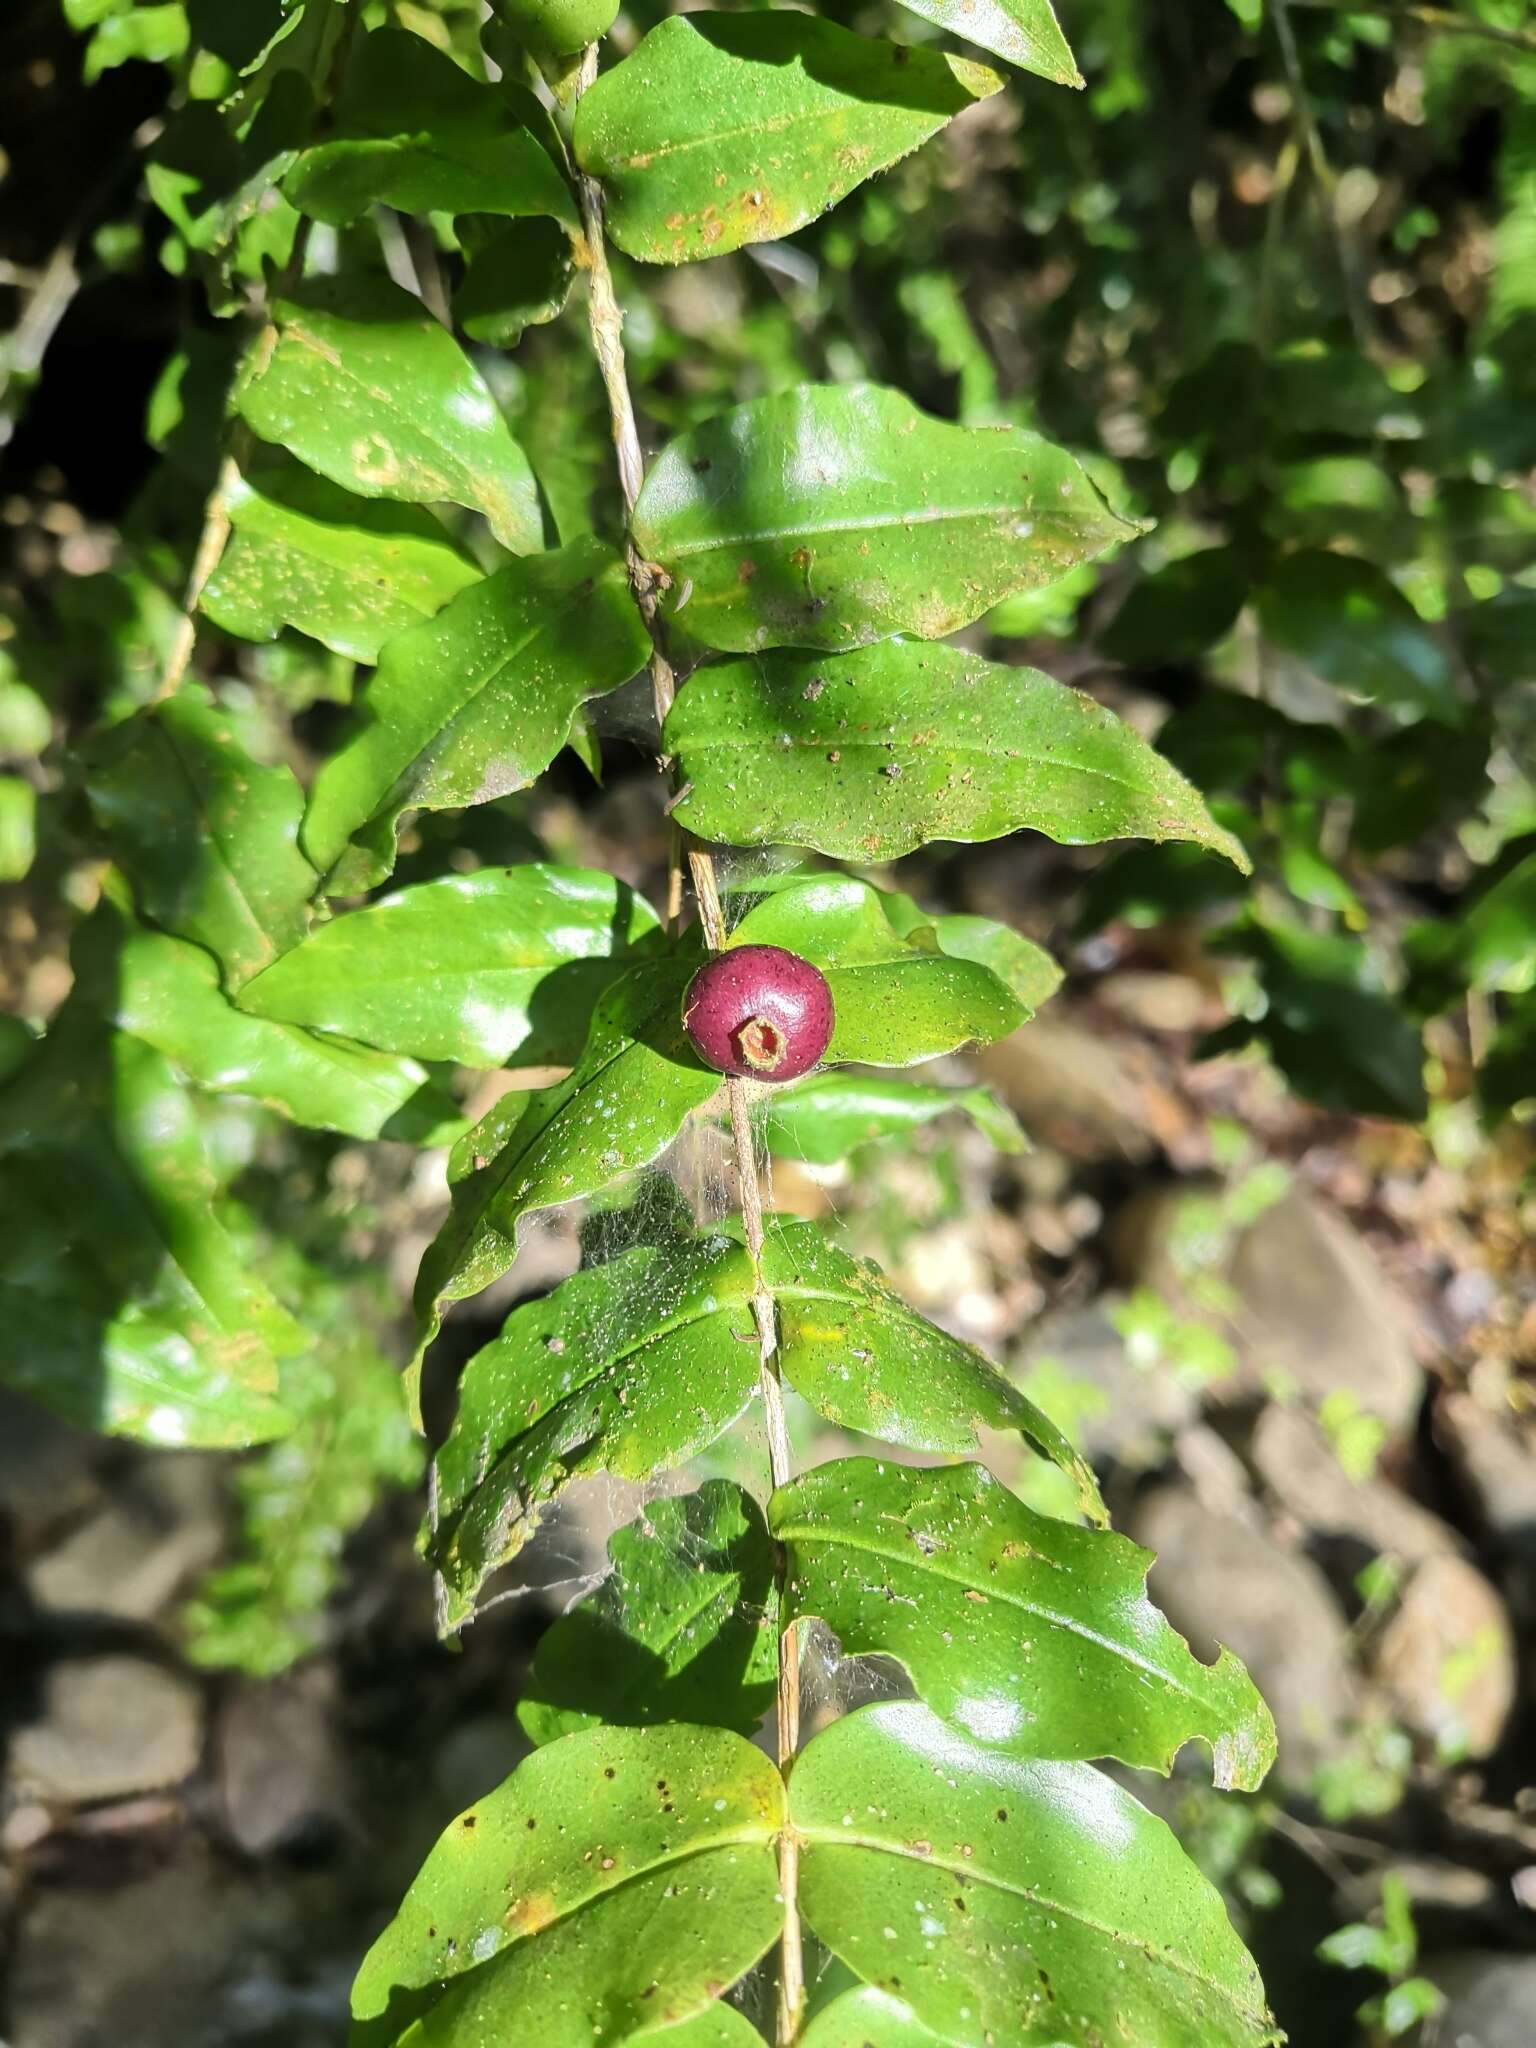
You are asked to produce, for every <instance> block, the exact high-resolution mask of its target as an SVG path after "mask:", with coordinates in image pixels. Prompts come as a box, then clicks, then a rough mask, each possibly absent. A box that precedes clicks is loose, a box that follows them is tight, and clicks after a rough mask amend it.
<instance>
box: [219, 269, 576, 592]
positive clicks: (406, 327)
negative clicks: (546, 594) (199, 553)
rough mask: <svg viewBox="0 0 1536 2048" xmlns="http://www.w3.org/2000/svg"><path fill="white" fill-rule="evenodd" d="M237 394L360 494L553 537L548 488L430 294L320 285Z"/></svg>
mask: <svg viewBox="0 0 1536 2048" xmlns="http://www.w3.org/2000/svg"><path fill="white" fill-rule="evenodd" d="M274 318H275V320H276V323H277V326H276V338H275V340H274V339H268V340H267V341H265V342H263V343H259V344H258V345H257V347H256V348H255V350H253V352H252V354H251V356H250V358H249V359H248V361H247V364H246V367H245V370H244V372H243V374H242V376H241V379H240V381H239V384H238V385H237V387H236V392H235V404H236V408H237V410H238V411H239V413H240V416H241V417H242V418H243V419H244V420H245V422H246V424H247V425H248V426H249V427H250V428H251V429H252V430H253V431H254V432H255V433H257V434H258V435H260V437H261V439H262V440H263V441H276V442H278V443H279V444H280V445H281V446H283V447H284V448H287V449H288V450H289V451H290V453H292V454H294V455H296V456H297V457H298V458H299V460H300V462H302V463H304V464H305V465H306V466H307V467H308V468H310V469H314V470H318V471H319V472H320V474H321V475H322V476H328V477H329V478H330V479H331V481H332V482H333V483H338V484H340V485H341V486H342V488H343V489H344V490H348V491H352V492H355V493H356V495H357V496H358V497H360V498H398V499H403V500H404V501H405V502H406V503H408V504H417V505H430V504H436V503H440V502H443V501H446V502H447V503H449V504H452V505H465V506H467V507H468V508H469V509H470V510H471V511H473V512H481V513H483V514H484V515H485V518H486V520H487V522H488V523H489V525H490V529H491V531H492V533H494V534H495V536H496V538H497V539H498V540H499V541H500V542H501V543H502V545H503V546H504V547H508V548H510V549H511V550H512V552H513V553H514V554H531V553H532V552H534V551H535V550H536V549H538V548H539V547H541V546H542V545H543V540H544V522H543V516H542V514H541V513H540V510H539V499H538V487H537V485H536V484H535V483H534V480H533V472H532V470H531V469H530V468H529V467H528V461H527V458H526V457H525V456H524V454H523V452H522V450H521V449H520V448H519V447H518V445H517V443H516V442H515V441H514V440H513V438H512V436H511V433H510V432H509V431H508V428H507V424H506V421H505V420H504V419H503V418H502V416H501V414H500V412H499V411H498V410H497V406H496V401H495V399H494V398H493V397H492V396H491V393H490V388H489V386H488V385H487V384H486V382H485V379H484V378H483V377H482V376H481V375H480V372H479V371H478V370H477V369H476V368H475V367H474V365H473V363H471V362H470V360H469V358H468V357H467V356H466V355H465V354H464V351H463V350H462V349H461V348H460V347H459V345H458V343H457V342H456V341H455V340H454V338H453V336H452V335H451V334H449V333H448V332H447V331H446V329H444V328H442V327H440V326H439V325H438V323H437V322H436V321H435V320H434V319H432V318H431V316H430V315H429V314H428V313H427V312H426V311H425V310H424V309H423V307H422V304H421V301H420V300H419V299H414V298H412V297H411V295H410V293H409V292H406V291H402V290H401V289H400V287H399V286H398V285H394V284H389V283H387V282H386V281H385V280H384V279H382V278H366V277H347V278H332V279H328V280H321V281H319V282H313V283H310V284H307V285H305V286H304V287H303V289H302V291H296V292H295V293H294V294H293V296H292V297H291V298H290V299H287V300H285V301H283V302H282V303H281V304H279V305H278V306H277V307H276V308H275V309H274Z"/></svg>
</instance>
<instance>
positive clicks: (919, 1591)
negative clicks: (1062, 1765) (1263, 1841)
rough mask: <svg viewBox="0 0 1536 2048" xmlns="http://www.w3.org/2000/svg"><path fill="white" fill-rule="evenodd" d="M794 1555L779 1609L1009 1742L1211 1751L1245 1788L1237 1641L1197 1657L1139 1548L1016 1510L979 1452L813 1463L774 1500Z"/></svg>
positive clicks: (1257, 1744)
mask: <svg viewBox="0 0 1536 2048" xmlns="http://www.w3.org/2000/svg"><path fill="white" fill-rule="evenodd" d="M769 1520H770V1525H771V1527H772V1529H773V1533H774V1535H775V1537H776V1538H777V1540H778V1541H779V1542H780V1543H782V1544H784V1545H785V1546H786V1547H787V1549H788V1554H789V1582H788V1589H787V1598H788V1603H789V1605H788V1610H787V1618H789V1619H795V1618H797V1617H799V1616H803V1615H819V1616H820V1618H821V1619H822V1620H823V1621H824V1622H825V1623H826V1624H827V1626H828V1627H829V1628H830V1629H831V1630H832V1632H833V1634H834V1635H836V1636H837V1638H838V1640H839V1641H840V1642H841V1644H842V1646H843V1649H844V1651H845V1652H847V1653H849V1654H851V1655H858V1656H862V1655H866V1654H868V1653H871V1652H880V1653H881V1654H883V1655H885V1656H889V1657H895V1658H897V1659H899V1661H900V1662H901V1663H902V1664H904V1665H905V1666H906V1668H907V1671H908V1672H909V1674H910V1675H911V1678H912V1682H913V1684H914V1685H915V1686H916V1688H917V1692H918V1696H919V1697H920V1698H921V1699H923V1700H924V1701H926V1702H927V1704H928V1705H929V1706H930V1707H932V1708H933V1709H934V1711H935V1712H936V1713H938V1714H941V1715H942V1716H943V1717H944V1719H945V1720H947V1721H952V1722H954V1723H956V1724H957V1725H958V1726H959V1727H961V1728H963V1729H965V1730H966V1731H967V1733H968V1734H970V1735H972V1736H974V1737H975V1739H976V1740H977V1741H978V1742H980V1743H983V1744H985V1745H986V1746H987V1747H988V1748H998V1749H1004V1750H1007V1751H1008V1753H1009V1754H1010V1755H1012V1756H1021V1757H1051V1758H1056V1759H1058V1760H1062V1761H1070V1760H1081V1761H1085V1762H1086V1761H1092V1760H1093V1759H1094V1758H1095V1757H1116V1758H1118V1759H1119V1761H1120V1762H1121V1763H1126V1764H1133V1765H1136V1766H1139V1767H1140V1768H1142V1769H1145V1770H1154V1771H1163V1772H1167V1771H1169V1770H1171V1769H1172V1767H1173V1761H1174V1758H1175V1757H1176V1756H1177V1754H1178V1752H1179V1750H1180V1749H1181V1748H1182V1747H1183V1745H1184V1744H1185V1743H1186V1742H1191V1741H1202V1742H1205V1743H1208V1744H1209V1745H1210V1748H1211V1753H1212V1757H1213V1760H1214V1765H1215V1778H1216V1783H1217V1785H1218V1786H1219V1787H1220V1788H1222V1789H1223V1790H1233V1789H1236V1790H1238V1791H1243V1792H1252V1791H1255V1790H1256V1789H1257V1788H1258V1786H1259V1785H1260V1784H1261V1783H1262V1782H1263V1779H1264V1776H1265V1774H1266V1772H1267V1771H1268V1770H1269V1767H1270V1765H1271V1764H1272V1763H1273V1762H1274V1759H1275V1728H1274V1722H1273V1721H1272V1720H1271V1718H1270V1715H1269V1710H1268V1708H1267V1707H1266V1706H1265V1705H1264V1702H1263V1701H1262V1700H1261V1699H1260V1698H1259V1695H1258V1693H1257V1692H1256V1691H1255V1690H1254V1687H1253V1684H1252V1681H1251V1680H1250V1679H1249V1677H1248V1675H1247V1673H1246V1672H1245V1671H1244V1670H1243V1667H1242V1666H1241V1664H1239V1663H1238V1661H1237V1659H1236V1658H1235V1657H1234V1656H1233V1655H1232V1654H1231V1652H1230V1651H1223V1652H1222V1655H1221V1659H1220V1661H1219V1662H1218V1663H1216V1664H1214V1665H1206V1664H1202V1663H1201V1662H1200V1660H1199V1659H1198V1658H1197V1657H1196V1656H1194V1654H1193V1653H1192V1652H1191V1650H1190V1648H1189V1645H1188V1644H1187V1643H1186V1642H1185V1641H1184V1639H1183V1637H1182V1636H1179V1635H1177V1634H1176V1633H1175V1632H1174V1630H1173V1629H1172V1628H1170V1627H1169V1625H1168V1623H1167V1622H1166V1621H1165V1620H1164V1619H1163V1617H1162V1615H1161V1614H1160V1613H1159V1612H1158V1610H1157V1609H1156V1608H1155V1607H1154V1606H1153V1605H1152V1603H1151V1601H1150V1600H1149V1599H1148V1598H1147V1590H1146V1580H1147V1572H1148V1569H1149V1567H1150V1566H1151V1563H1152V1556H1151V1553H1150V1552H1149V1551H1145V1550H1141V1549H1139V1548H1138V1547H1137V1545H1135V1544H1134V1543H1131V1542H1128V1541H1127V1540H1126V1538H1125V1537H1123V1536H1116V1535H1113V1534H1111V1533H1110V1531H1108V1530H1106V1529H1082V1528H1078V1527H1077V1526H1076V1525H1075V1524H1073V1523H1070V1522H1060V1521H1052V1520H1050V1519H1048V1518H1047V1517H1046V1516H1044V1515H1038V1514H1036V1513H1035V1512H1034V1511H1033V1509H1031V1508H1027V1507H1025V1506H1024V1504H1023V1503H1022V1502H1021V1501H1018V1500H1016V1499H1015V1498H1014V1496H1013V1495H1012V1494H1011V1493H1010V1492H1009V1491H1008V1489H1007V1487H1005V1486H1003V1485H1001V1484H999V1482H998V1481H997V1480H996V1479H994V1478H993V1477H992V1475H991V1473H990V1472H988V1471H987V1470H986V1468H985V1467H984V1466H981V1465H973V1464H967V1465H949V1466H940V1467H939V1468H937V1469H936V1470H931V1471H918V1470H915V1469H914V1468H912V1467H910V1466H906V1465H886V1464H879V1463H876V1462H875V1461H874V1460H873V1459H869V1458H849V1459H845V1460H841V1461H839V1462H838V1463H835V1464H831V1465H820V1466H818V1467H817V1468H816V1469H815V1470H814V1471H811V1472H806V1473H804V1474H803V1475H802V1476H801V1477H800V1478H799V1479H797V1480H796V1481H795V1482H794V1483H793V1484H792V1485H790V1486H787V1487H783V1488H781V1489H780V1490H779V1491H778V1492H777V1493H776V1494H775V1495H774V1497H773V1499H772V1501H771V1502H770V1503H769Z"/></svg>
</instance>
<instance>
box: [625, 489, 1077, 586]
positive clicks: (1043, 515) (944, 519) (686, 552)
mask: <svg viewBox="0 0 1536 2048" xmlns="http://www.w3.org/2000/svg"><path fill="white" fill-rule="evenodd" d="M1031 510H1032V507H1031V504H1030V502H1029V501H1028V500H1026V501H1025V502H1024V503H1022V504H1015V505H968V506H965V507H963V508H961V509H958V510H954V509H951V508H950V507H949V506H947V505H922V506H916V507H914V508H913V510H911V511H910V512H890V513H880V514H878V515H867V514H866V515H859V516H854V517H850V518H847V519H829V520H825V521H823V522H822V523H821V524H820V525H818V526H786V527H763V528H761V529H759V530H757V531H755V532H751V533H741V534H730V535H723V536H720V537H719V538H714V537H711V538H708V539H704V540H696V541H686V540H685V541H678V542H676V543H675V544H674V545H672V546H668V545H667V544H666V543H665V541H662V542H661V543H659V544H658V545H657V546H656V549H655V552H656V553H657V554H659V555H663V556H665V557H666V559H667V560H668V561H685V560H687V559H688V558H689V557H690V556H693V555H704V554H710V553H712V552H714V551H716V550H718V549H723V548H745V547H760V546H761V545H762V544H763V542H764V541H792V540H815V539H817V538H819V537H820V536H821V535H823V534H840V533H880V532H885V531H888V530H889V529H891V528H894V527H901V528H906V527H909V526H939V525H955V526H959V525H964V524H966V523H967V522H976V521H981V522H984V523H990V522H992V521H994V520H998V519H1017V518H1019V517H1021V516H1022V515H1023V514H1024V513H1026V512H1029V511H1031ZM1035 516H1036V517H1038V518H1039V519H1040V520H1041V521H1042V522H1045V523H1050V522H1051V521H1052V520H1053V519H1054V520H1055V521H1056V523H1061V515H1056V514H1054V513H1047V512H1040V513H1038V514H1036V515H1035ZM641 524H642V526H643V525H644V521H643V520H642V521H641ZM655 525H656V527H657V528H658V529H659V528H660V527H661V525H662V521H661V520H657V521H656V522H655ZM1034 538H1035V535H1034V534H1033V533H1032V534H1030V536H1029V538H1028V540H1021V541H1018V542H1017V545H1018V546H1019V548H1020V549H1021V550H1022V551H1024V552H1026V553H1027V552H1028V551H1029V542H1030V541H1033V540H1034ZM1113 538H1114V536H1113V534H1106V536H1105V539H1104V545H1105V547H1108V545H1109V543H1110V541H1111V540H1112V539H1113ZM810 566H811V568H812V569H814V567H815V564H814V563H812V564H811V565H810ZM739 590H740V586H739V585H736V586H734V590H732V591H726V592H724V593H722V595H723V596H730V595H733V594H736V593H739Z"/></svg>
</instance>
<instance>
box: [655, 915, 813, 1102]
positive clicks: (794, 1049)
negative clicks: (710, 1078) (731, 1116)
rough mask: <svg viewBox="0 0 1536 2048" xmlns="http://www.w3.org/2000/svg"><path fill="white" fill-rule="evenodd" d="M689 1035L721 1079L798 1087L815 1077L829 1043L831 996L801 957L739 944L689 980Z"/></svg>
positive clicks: (686, 1010)
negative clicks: (801, 1081) (814, 1069)
mask: <svg viewBox="0 0 1536 2048" xmlns="http://www.w3.org/2000/svg"><path fill="white" fill-rule="evenodd" d="M683 1029H684V1030H685V1031H686V1032H687V1033H688V1036H689V1038H690V1039H691V1040H692V1041H693V1049H694V1051H695V1052H696V1053H697V1054H698V1055H699V1058H700V1059H701V1060H703V1061H704V1062H705V1063H706V1064H707V1065H709V1066H711V1067H713V1068H714V1069H715V1071H716V1072H717V1073H720V1074H735V1075H739V1076H741V1077H743V1078H746V1079H750V1080H754V1081H793V1080H796V1079H798V1077H799V1076H800V1075H801V1074H806V1073H809V1072H810V1070H811V1068H812V1067H814V1066H815V1064H816V1062H817V1061H818V1060H819V1059H820V1058H821V1056H822V1054H823V1053H824V1052H825V1051H826V1049H827V1045H828V1043H829V1041H830V1040H831V1037H832V991H831V989H830V988H828V986H827V981H826V976H825V975H823V974H822V973H820V972H819V970H818V969H816V968H814V967H813V966H812V965H811V963H810V961H809V960H802V959H801V958H800V956H799V954H798V953H786V952H785V950H784V948H783V947H782V946H736V947H733V948H732V949H731V950H730V951H729V952H727V953H717V954H716V955H715V956H714V958H713V959H712V960H710V961H708V962H707V963H706V965H704V966H703V967H701V968H700V969H699V971H698V973H697V974H696V975H695V976H694V977H693V979H692V981H690V982H689V984H688V993H687V995H686V996H684V998H683Z"/></svg>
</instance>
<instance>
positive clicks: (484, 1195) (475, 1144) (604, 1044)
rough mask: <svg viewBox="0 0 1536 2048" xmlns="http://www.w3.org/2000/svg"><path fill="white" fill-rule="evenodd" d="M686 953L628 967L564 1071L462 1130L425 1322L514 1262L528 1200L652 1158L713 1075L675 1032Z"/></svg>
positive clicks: (565, 1196) (546, 1201)
mask: <svg viewBox="0 0 1536 2048" xmlns="http://www.w3.org/2000/svg"><path fill="white" fill-rule="evenodd" d="M692 971H693V969H692V963H691V962H687V961H682V962H679V961H665V962H660V963H657V964H655V965H647V966H645V967H637V968H634V969H632V970H631V971H630V973H628V974H626V975H625V976H624V978H623V979H622V980H621V981H619V982H618V983H616V984H615V986H614V987H613V988H611V989H610V990H609V991H608V993H607V995H605V996H604V997H603V998H602V1000H601V1001H600V1002H599V1004H598V1006H597V1009H596V1010H595V1011H594V1013H593V1017H592V1025H591V1029H590V1031H589V1033H588V1037H587V1042H586V1044H585V1046H584V1047H583V1049H582V1054H581V1058H580V1059H579V1060H578V1061H577V1063H576V1066H575V1067H574V1068H573V1070H572V1071H571V1073H570V1074H569V1075H568V1076H567V1078H566V1079H565V1080H564V1081H561V1082H559V1083H558V1084H557V1085H556V1086H555V1087H553V1088H541V1089H540V1090H539V1091H538V1092H537V1093H536V1094H533V1095H530V1096H526V1097H505V1096H504V1097H503V1098H502V1100H501V1102H499V1103H498V1104H497V1105H496V1107H495V1108H494V1109H493V1110H492V1111H491V1112H490V1114H489V1115H488V1116H487V1117H486V1118H485V1119H484V1120H483V1121H482V1122H481V1123H480V1124H478V1125H477V1126H476V1127H475V1129H474V1130H472V1131H471V1132H470V1133H469V1135H468V1136H467V1137H465V1138H461V1139H460V1140H459V1143H458V1145H457V1146H456V1147H455V1148H454V1153H453V1157H452V1159H451V1161H450V1163H449V1178H450V1180H451V1181H452V1183H453V1206H452V1209H451V1211H450V1214H449V1217H448V1220H447V1222H446V1223H445V1224H444V1225H443V1227H442V1229H441V1230H440V1231H439V1232H438V1234H437V1237H436V1238H435V1239H434V1240H433V1242H432V1244H431V1245H429V1246H428V1248H427V1253H426V1256H425V1257H424V1259H423V1260H422V1263H421V1271H420V1273H419V1274H418V1276H417V1281H416V1307H417V1313H418V1316H419V1317H420V1319H421V1325H422V1329H423V1331H424V1332H425V1333H426V1334H428V1335H430V1334H431V1333H432V1332H433V1331H434V1330H435V1329H436V1326H437V1319H438V1315H439V1311H440V1306H441V1303H442V1302H444V1301H457V1300H459V1299H461V1298H462V1297H463V1296H464V1295H467V1294H476V1293H478V1292H479V1290H480V1289H481V1288H482V1287H487V1286H489V1285H490V1283H491V1281H492V1280H494V1279H495V1278H496V1276H497V1275H498V1274H499V1273H504V1272H505V1271H506V1269H507V1267H508V1266H509V1265H510V1264H511V1263H512V1259H513V1256H514V1254H515V1251H516V1238H517V1230H518V1225H519V1223H520V1222H521V1220H522V1218H523V1217H524V1216H527V1215H531V1214H532V1212H533V1211H534V1210H536V1209H547V1208H553V1207H556V1206H557V1205H559V1204H560V1203H563V1202H574V1201H578V1200H580V1199H581V1198H583V1197H584V1196H587V1195H593V1194H596V1193H597V1192H598V1191H599V1190H600V1189H602V1188H605V1187H608V1186H610V1185H611V1184H612V1183H613V1182H614V1181H616V1180H618V1179H620V1178H621V1177H622V1176H623V1175H624V1174H626V1173H632V1172H633V1171H634V1170H635V1169H636V1168H637V1167H641V1166H649V1165H650V1163H651V1162H652V1160H654V1159H655V1158H657V1156H658V1155H659V1154H660V1153H661V1152H663V1151H664V1150H665V1149H666V1147H667V1146H668V1145H670V1144H671V1142H672V1140H673V1139H674V1138H675V1137H676V1136H677V1134H678V1132H679V1131H680V1130H681V1129H682V1127H683V1124H684V1122H685V1121H686V1119H687V1117H688V1116H689V1114H690V1113H691V1112H692V1111H693V1110H695V1109H699V1108H702V1106H703V1105H704V1103H706V1102H707V1101H708V1100H709V1098H710V1096H712V1095H713V1094H714V1093H715V1091H716V1089H717V1088H718V1087H719V1085H720V1077H719V1075H718V1074H715V1073H712V1072H711V1071H710V1070H709V1069H708V1068H706V1067H704V1066H702V1065H701V1064H700V1062H699V1060H698V1059H697V1057H696V1056H695V1054H694V1052H693V1048H692V1047H691V1046H690V1045H689V1043H688V1040H687V1038H686V1037H685V1036H684V1033H683V1024H682V1005H683V992H684V990H685V989H686V987H687V985H688V982H689V980H690V978H691V975H692Z"/></svg>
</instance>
